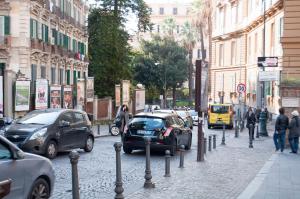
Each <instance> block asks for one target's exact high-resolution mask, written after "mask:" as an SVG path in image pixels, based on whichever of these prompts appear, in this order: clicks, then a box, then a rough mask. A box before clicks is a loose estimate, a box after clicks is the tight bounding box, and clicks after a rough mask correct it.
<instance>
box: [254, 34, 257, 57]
mask: <svg viewBox="0 0 300 199" xmlns="http://www.w3.org/2000/svg"><path fill="white" fill-rule="evenodd" d="M254 56H255V58H256V56H257V33H255V35H254Z"/></svg>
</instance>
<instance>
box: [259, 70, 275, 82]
mask: <svg viewBox="0 0 300 199" xmlns="http://www.w3.org/2000/svg"><path fill="white" fill-rule="evenodd" d="M258 79H259V81H260V82H269V81H279V71H259V74H258Z"/></svg>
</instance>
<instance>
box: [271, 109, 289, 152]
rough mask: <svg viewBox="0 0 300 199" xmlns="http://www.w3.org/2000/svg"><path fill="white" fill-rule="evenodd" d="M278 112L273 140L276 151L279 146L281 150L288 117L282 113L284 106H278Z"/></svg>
mask: <svg viewBox="0 0 300 199" xmlns="http://www.w3.org/2000/svg"><path fill="white" fill-rule="evenodd" d="M279 113H280V115H279V116H278V117H277V119H276V124H275V133H274V136H273V140H274V144H275V147H276V151H278V150H279V148H280V151H281V152H283V150H284V145H285V132H286V129H287V128H288V126H289V118H288V117H287V116H286V115H284V108H280V109H279Z"/></svg>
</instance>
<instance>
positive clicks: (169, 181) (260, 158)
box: [52, 128, 273, 199]
mask: <svg viewBox="0 0 300 199" xmlns="http://www.w3.org/2000/svg"><path fill="white" fill-rule="evenodd" d="M206 133H207V134H210V133H216V134H217V149H216V150H213V151H212V152H208V151H207V154H206V156H205V162H202V163H198V162H196V156H197V155H196V149H197V147H196V144H197V142H196V139H197V136H196V135H197V128H194V131H193V145H192V149H191V150H190V151H187V152H186V155H185V168H184V169H179V168H178V165H179V156H178V155H177V156H175V157H172V158H171V177H170V178H164V177H163V175H164V155H163V154H162V153H152V154H151V169H152V176H153V182H155V183H156V188H155V189H152V190H145V189H144V188H143V183H144V171H145V153H144V152H143V151H137V152H134V153H133V154H131V155H127V154H124V153H122V155H121V158H122V172H123V173H122V174H123V183H124V190H125V191H124V195H125V197H126V198H130V199H141V198H149V199H151V198H153V199H159V198H165V199H167V198H172V199H173V198H174V199H176V198H178V199H179V198H180V199H184V198H187V199H193V198H195V199H196V198H197V199H200V198H205V199H209V198H221V199H225V198H236V197H237V196H238V195H239V194H240V193H241V192H242V191H243V190H244V189H245V188H246V187H247V185H248V183H249V182H250V181H251V180H252V179H253V178H254V177H255V175H256V174H257V172H258V171H259V170H260V169H261V167H262V166H263V165H264V163H265V162H266V161H267V160H268V158H269V157H270V156H271V154H272V152H273V146H272V140H271V138H259V139H256V140H255V141H254V148H253V149H249V148H248V136H247V134H248V133H247V132H246V130H244V132H243V133H241V134H240V137H239V138H234V131H233V130H230V131H226V145H225V146H221V145H220V143H221V137H222V136H221V135H222V131H220V130H207V129H206ZM119 140H120V137H111V136H109V137H101V138H98V139H97V140H96V143H95V148H94V150H93V152H91V153H84V152H81V153H80V155H81V157H80V160H79V163H78V167H79V178H80V195H81V198H83V199H90V198H91V199H95V198H101V199H106V198H113V197H114V195H115V193H114V182H115V151H114V148H113V144H114V142H116V141H119ZM53 165H54V167H55V171H56V182H55V189H54V193H53V196H52V198H53V199H61V198H62V199H69V198H71V172H70V171H71V166H70V163H69V159H68V153H63V154H60V155H59V156H58V158H56V159H55V160H53Z"/></svg>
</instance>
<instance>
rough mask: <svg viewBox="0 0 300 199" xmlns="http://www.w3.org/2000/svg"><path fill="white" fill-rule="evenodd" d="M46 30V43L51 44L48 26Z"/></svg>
mask: <svg viewBox="0 0 300 199" xmlns="http://www.w3.org/2000/svg"><path fill="white" fill-rule="evenodd" d="M45 28H46V42H47V43H49V28H48V26H45Z"/></svg>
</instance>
